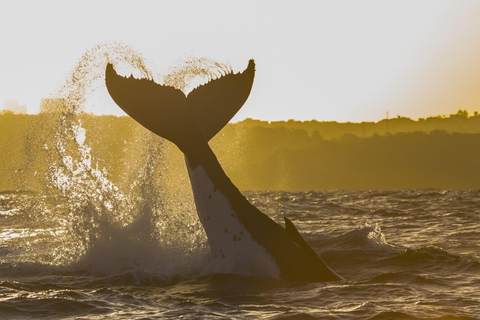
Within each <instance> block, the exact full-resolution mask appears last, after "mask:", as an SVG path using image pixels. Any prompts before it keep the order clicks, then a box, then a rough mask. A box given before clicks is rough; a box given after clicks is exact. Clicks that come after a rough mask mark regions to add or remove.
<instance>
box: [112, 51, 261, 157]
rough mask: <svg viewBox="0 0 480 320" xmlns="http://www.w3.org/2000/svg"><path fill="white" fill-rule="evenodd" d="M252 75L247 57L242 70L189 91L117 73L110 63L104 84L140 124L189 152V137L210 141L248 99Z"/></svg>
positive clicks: (119, 104)
mask: <svg viewBox="0 0 480 320" xmlns="http://www.w3.org/2000/svg"><path fill="white" fill-rule="evenodd" d="M254 76H255V62H254V61H253V60H250V61H249V63H248V66H247V68H246V69H245V70H244V71H243V72H242V73H236V74H234V73H229V74H226V75H224V76H222V77H220V78H218V79H214V80H212V81H210V82H208V83H206V84H204V85H201V86H199V87H197V88H195V89H194V90H192V91H191V92H190V93H189V94H188V95H187V96H185V94H184V93H183V92H182V91H181V90H178V89H175V88H174V87H171V86H167V85H159V84H157V83H155V82H154V81H153V80H149V79H135V78H134V77H133V76H130V77H128V78H127V77H123V76H119V75H118V74H117V72H116V71H115V69H114V67H113V65H112V64H110V63H109V64H108V65H107V68H106V70H105V83H106V86H107V90H108V92H109V94H110V96H111V97H112V98H113V100H114V101H115V103H116V104H117V105H118V106H119V107H120V108H122V109H123V111H125V112H126V113H127V114H128V115H129V116H131V117H132V118H133V119H135V120H136V121H137V122H139V123H140V124H141V125H143V126H144V127H146V128H147V129H149V130H150V131H152V132H154V133H156V134H158V135H159V136H161V137H163V138H165V139H168V140H170V141H171V142H173V143H175V144H176V145H177V146H178V147H179V148H180V149H181V150H182V151H183V152H184V153H186V154H188V153H190V150H189V149H190V148H191V145H192V139H199V138H200V137H198V135H199V134H200V136H201V137H202V138H203V139H202V140H205V141H207V142H208V141H209V140H210V139H211V138H212V137H213V136H215V135H216V134H217V133H218V132H219V131H220V130H221V129H222V128H223V127H224V126H225V125H226V124H227V123H228V121H230V119H231V118H232V117H233V116H234V115H235V114H236V113H237V111H238V110H239V109H240V108H241V107H242V105H243V104H244V103H245V101H246V100H247V98H248V96H249V94H250V91H251V88H252V85H253V79H254Z"/></svg>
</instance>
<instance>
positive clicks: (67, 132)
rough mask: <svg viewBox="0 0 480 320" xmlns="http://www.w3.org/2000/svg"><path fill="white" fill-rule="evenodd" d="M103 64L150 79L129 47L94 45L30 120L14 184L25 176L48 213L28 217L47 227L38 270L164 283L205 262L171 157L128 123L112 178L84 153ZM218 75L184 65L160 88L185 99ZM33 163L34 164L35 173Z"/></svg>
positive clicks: (179, 162)
mask: <svg viewBox="0 0 480 320" xmlns="http://www.w3.org/2000/svg"><path fill="white" fill-rule="evenodd" d="M108 62H110V63H113V64H114V65H115V67H116V68H117V69H119V70H122V69H123V70H126V71H124V73H127V74H128V73H132V74H133V75H134V76H135V77H148V78H153V76H152V72H151V71H150V70H148V68H147V67H146V63H145V62H144V60H143V59H142V58H141V57H140V55H138V54H137V53H136V52H135V51H134V50H133V49H131V48H130V47H128V46H125V45H122V44H115V43H114V44H107V45H99V46H96V47H94V48H92V49H90V50H88V51H87V52H86V53H85V54H84V55H83V56H82V57H81V58H80V60H79V62H78V63H77V65H76V67H75V68H74V69H73V71H72V73H71V74H70V76H69V77H68V79H67V80H66V82H65V84H64V85H63V86H62V87H61V89H60V90H59V92H58V93H57V94H55V95H53V98H52V99H51V100H50V103H51V104H50V105H49V108H47V110H44V111H46V112H44V113H43V114H41V115H39V118H38V120H37V121H39V122H40V123H36V124H33V123H32V125H31V126H30V132H29V133H28V134H27V139H26V143H25V153H28V155H27V156H26V157H25V159H26V160H25V163H24V165H23V167H24V168H25V170H24V172H25V174H23V178H22V179H20V183H19V185H20V184H21V185H23V186H27V185H31V182H32V176H31V173H32V170H35V172H36V177H37V184H38V185H40V186H42V187H40V192H41V193H42V194H43V195H48V196H49V199H50V200H49V201H51V202H54V204H53V205H52V206H51V207H53V209H46V208H45V206H42V205H41V204H40V202H39V203H37V204H36V208H37V209H38V210H31V209H29V210H30V212H37V213H38V212H41V214H42V215H43V216H46V217H48V218H50V219H51V220H52V221H55V230H54V231H53V235H52V237H53V241H52V244H53V245H51V248H50V254H46V255H45V256H44V257H43V258H42V259H41V262H47V261H48V263H51V264H56V265H61V266H77V267H80V268H84V269H88V270H92V271H95V272H100V273H102V274H118V273H124V272H134V273H136V274H138V272H143V273H145V272H148V273H150V274H154V275H157V276H162V277H163V276H166V277H171V276H174V275H178V274H188V273H191V272H194V270H196V271H195V272H197V271H198V270H197V269H198V268H197V266H199V265H203V263H202V264H196V263H195V261H199V260H202V259H205V258H206V257H208V256H209V255H208V254H207V252H208V250H206V247H207V246H206V238H205V234H204V231H203V228H202V226H201V224H200V223H199V221H198V218H197V215H196V211H195V206H194V203H193V198H192V196H191V189H190V184H189V181H188V176H187V174H186V170H185V169H184V165H183V159H182V156H181V153H180V152H179V151H178V150H176V148H175V147H174V146H173V145H172V144H170V143H169V142H166V141H165V140H163V139H161V138H160V137H158V136H155V135H154V134H152V133H151V132H149V131H147V130H146V129H144V128H143V127H141V126H139V125H138V124H136V123H134V122H133V121H131V122H129V123H126V126H127V127H126V128H125V130H126V131H127V132H129V135H127V136H124V137H123V138H122V139H123V147H122V150H121V154H118V155H115V156H118V157H122V159H121V161H119V162H120V163H121V165H120V168H117V169H118V170H117V171H118V172H119V173H118V176H115V177H114V176H112V172H113V171H112V168H110V167H108V166H106V165H105V163H106V161H104V159H102V158H100V157H99V156H98V155H96V150H95V149H94V148H93V145H95V139H96V137H95V136H94V135H93V133H92V132H91V131H89V130H87V126H86V125H85V124H86V123H87V122H88V121H91V120H89V118H88V115H86V114H85V112H84V111H85V110H87V109H88V108H89V107H90V106H89V105H88V104H89V103H91V101H92V100H91V99H90V97H91V96H92V95H96V94H97V93H98V92H99V91H103V92H106V90H105V86H104V78H103V77H104V70H105V66H106V64H107V63H108ZM228 72H231V69H230V67H228V66H227V65H225V64H220V63H216V62H214V61H212V60H209V59H190V60H188V61H186V62H185V63H184V64H182V65H179V66H177V67H174V68H173V69H171V72H170V73H169V74H167V75H166V76H165V79H164V80H165V83H167V84H169V85H174V86H176V87H178V88H180V89H182V90H188V86H189V85H192V82H195V81H199V79H203V80H202V81H209V80H211V79H213V78H215V77H218V76H221V75H222V74H225V73H228ZM99 88H100V89H99ZM40 158H41V159H42V165H38V164H37V163H38V160H39V159H40ZM41 167H43V168H44V169H43V171H44V172H43V173H42V172H41ZM32 168H33V169H32ZM45 168H46V169H45ZM113 181H115V182H113ZM37 215H40V213H38V214H37ZM32 246H34V245H32ZM37 249H38V248H37ZM32 250H35V249H32Z"/></svg>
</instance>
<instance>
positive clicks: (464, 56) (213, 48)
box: [0, 0, 480, 122]
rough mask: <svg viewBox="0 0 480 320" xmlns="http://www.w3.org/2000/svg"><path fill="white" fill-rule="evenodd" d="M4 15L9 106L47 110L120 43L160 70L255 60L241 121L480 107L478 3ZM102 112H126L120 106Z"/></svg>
mask: <svg viewBox="0 0 480 320" xmlns="http://www.w3.org/2000/svg"><path fill="white" fill-rule="evenodd" d="M0 12H1V13H0V15H1V17H0V18H1V19H0V30H4V31H3V33H2V34H1V36H2V37H1V39H2V53H1V59H0V70H2V72H1V74H0V108H1V107H2V104H4V102H5V101H6V100H10V101H11V99H16V101H17V104H18V105H19V106H23V105H25V106H26V107H27V109H28V112H29V113H35V112H38V110H39V105H40V101H41V99H42V98H45V97H49V96H50V95H51V94H53V93H54V92H56V90H57V89H58V87H60V86H61V85H62V83H63V82H64V81H65V78H66V76H67V75H68V73H69V72H70V71H71V70H72V68H73V67H74V66H75V63H76V62H77V61H78V59H79V58H80V57H81V56H82V54H83V53H84V52H85V51H86V50H89V49H90V48H92V47H94V46H96V45H98V44H103V43H109V42H112V41H120V42H122V43H124V44H126V45H129V46H132V47H133V48H134V49H135V50H137V51H138V52H139V53H141V54H142V55H144V57H145V58H146V60H147V61H148V65H149V67H150V68H151V69H152V70H153V71H154V72H156V73H158V74H160V75H161V76H164V75H166V74H167V73H168V68H169V67H171V66H172V65H176V64H177V63H178V61H181V60H185V57H198V58H201V57H208V58H210V59H212V60H214V61H219V62H221V63H228V64H230V65H231V66H232V69H233V71H234V72H238V71H239V70H241V69H242V68H243V67H244V65H245V63H246V62H247V61H248V60H249V59H251V58H253V59H255V61H256V62H257V76H256V79H255V84H254V86H253V90H252V93H251V96H250V98H249V100H248V101H247V103H246V105H245V107H244V108H242V110H241V111H240V113H239V114H238V115H237V116H236V117H235V118H234V120H242V119H244V118H247V117H250V118H257V119H264V120H287V119H291V118H294V119H297V120H308V119H317V120H336V121H354V122H356V121H365V120H370V121H372V120H379V119H382V118H384V115H385V112H386V111H389V112H390V114H392V115H394V116H395V115H397V114H398V115H403V116H407V117H411V118H419V117H427V116H431V115H437V114H451V113H455V112H456V111H457V110H458V109H466V110H468V111H469V112H471V113H473V111H475V110H477V109H479V106H480V93H479V92H480V90H478V87H479V86H480V72H479V71H480V60H479V59H477V57H478V56H479V54H480V44H479V43H478V40H477V39H479V38H480V4H479V3H478V2H476V1H462V2H461V3H459V2H455V1H450V0H441V1H434V0H431V1H422V2H415V3H414V2H405V1H393V2H392V1H389V2H384V1H377V0H368V1H362V2H355V1H331V2H327V1H302V3H300V4H298V3H294V2H283V3H278V2H275V3H273V2H268V1H267V2H261V3H258V2H254V1H246V2H245V1H243V2H241V3H232V4H229V5H228V6H227V5H225V4H224V3H223V2H220V1H209V2H207V3H202V4H199V3H197V2H193V1H186V2H179V3H176V2H173V3H169V4H168V5H165V4H163V3H162V4H159V3H158V2H155V1H141V2H139V3H138V4H136V5H135V6H131V5H127V4H124V3H119V2H116V1H102V2H100V3H95V4H93V3H89V2H87V3H85V2H73V1H57V0H51V1H46V2H45V1H42V2H32V1H13V0H6V1H2V2H1V3H0ZM85 17H88V19H86V18H85ZM246 21H248V23H246ZM12 26H13V27H12ZM5 30H9V31H8V32H6V31H5ZM3 106H4V107H7V108H8V106H6V105H3ZM97 108H98V109H97ZM93 112H95V113H112V114H121V113H119V110H117V109H116V108H115V106H113V105H108V106H106V107H105V108H100V107H95V109H94V110H93Z"/></svg>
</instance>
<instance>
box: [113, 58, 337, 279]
mask: <svg viewBox="0 0 480 320" xmlns="http://www.w3.org/2000/svg"><path fill="white" fill-rule="evenodd" d="M254 76H255V63H254V61H253V60H250V61H249V63H248V66H247V68H246V69H245V70H244V71H243V72H241V73H236V74H234V73H228V74H226V75H223V76H222V77H220V78H218V79H214V80H212V81H210V82H208V83H207V84H205V85H202V86H199V87H197V88H196V89H194V90H193V91H191V92H190V93H189V94H188V95H187V96H185V94H184V93H183V92H182V91H181V90H178V89H175V88H173V87H171V86H166V85H159V84H157V83H155V82H154V81H152V80H149V79H136V78H134V77H133V76H130V77H128V78H127V77H123V76H120V75H118V74H117V72H116V71H115V69H114V67H113V65H112V64H110V63H109V64H108V65H107V67H106V70H105V82H106V86H107V89H108V92H109V94H110V96H111V97H112V99H113V100H114V101H115V103H116V104H117V105H118V106H119V107H120V108H122V109H123V110H124V111H125V112H126V113H127V114H128V115H129V116H131V117H132V118H133V119H135V120H136V121H137V122H138V123H140V124H141V125H143V126H144V127H145V128H147V129H148V130H150V131H152V132H154V133H156V134H157V135H159V136H161V137H163V138H165V139H168V140H169V141H171V142H173V143H174V144H175V145H177V147H178V148H180V150H181V151H182V152H183V153H184V155H185V162H186V165H187V169H188V173H189V176H190V181H191V185H192V189H193V194H194V198H195V205H196V208H197V213H198V217H199V219H200V221H201V223H202V225H203V227H204V228H205V232H206V235H207V237H208V241H209V245H210V248H211V250H212V252H213V254H214V256H215V258H216V260H215V263H216V264H217V265H219V266H222V267H221V268H219V269H220V270H228V272H230V273H235V274H243V275H259V276H269V277H275V278H281V279H285V280H292V281H336V280H340V279H341V278H340V277H339V276H338V275H337V274H335V273H334V272H333V271H332V270H330V268H328V267H327V265H326V264H325V263H324V262H323V260H322V259H321V258H320V257H319V256H318V255H317V254H316V252H315V251H314V250H313V249H312V248H311V247H310V246H309V245H308V243H307V242H306V241H305V240H304V239H303V238H302V236H301V235H300V234H299V232H298V231H297V229H296V228H295V226H294V225H293V224H292V222H291V221H290V220H288V219H287V218H285V228H284V227H282V226H280V225H279V224H277V223H275V222H274V221H273V220H272V219H270V218H269V217H268V216H266V215H265V214H263V213H262V212H260V210H258V209H257V208H256V207H255V206H253V205H252V204H251V203H250V202H249V201H248V200H247V199H246V198H245V197H244V196H243V195H242V193H241V192H240V191H239V190H238V189H237V187H236V186H235V185H234V184H233V183H232V182H231V181H230V179H229V178H228V177H227V175H226V174H225V172H224V171H223V169H222V167H221V166H220V163H219V162H218V160H217V158H216V156H215V154H214V153H213V152H212V150H211V149H210V146H209V145H208V141H209V140H210V139H211V138H212V137H213V136H215V134H217V133H218V132H219V131H220V130H221V129H222V128H223V127H224V126H225V125H226V124H227V123H228V121H229V120H230V119H231V118H232V117H233V116H234V115H235V113H236V112H237V111H238V110H239V109H240V108H241V107H242V105H243V104H244V103H245V101H246V100H247V98H248V96H249V94H250V90H251V88H252V84H253V79H254Z"/></svg>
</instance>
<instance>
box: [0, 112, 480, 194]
mask: <svg viewBox="0 0 480 320" xmlns="http://www.w3.org/2000/svg"><path fill="white" fill-rule="evenodd" d="M50 117H51V116H50ZM80 118H81V120H82V126H83V127H84V128H85V129H86V141H85V143H86V144H88V145H89V146H90V147H91V148H92V155H93V156H94V157H95V158H96V159H99V161H100V162H101V164H102V165H104V166H105V168H107V170H108V171H109V173H110V177H111V179H112V181H113V182H115V181H116V180H118V179H120V176H121V172H122V170H124V169H125V166H128V161H132V155H129V154H128V153H129V147H128V146H129V145H131V144H132V143H134V141H133V140H134V139H135V137H134V134H133V132H134V131H135V128H136V126H138V125H137V124H136V123H135V122H134V121H133V120H131V119H130V118H128V117H115V116H93V115H82V116H81V117H80ZM48 119H49V115H48V114H39V115H13V114H7V113H4V114H0V150H1V157H0V179H1V180H0V191H1V190H9V189H16V188H18V179H19V178H18V177H19V176H20V174H19V172H21V173H22V175H23V177H24V176H25V174H28V175H31V176H33V175H42V174H44V172H45V170H47V169H48V162H49V161H51V160H49V159H48V156H47V155H46V154H47V151H46V150H44V142H43V141H42V139H45V137H50V138H52V133H48V132H53V130H51V128H49V126H53V125H55V123H56V122H55V121H50V122H49V120H48ZM211 146H212V148H213V149H214V151H215V153H216V154H217V157H218V159H219V161H220V162H221V163H222V165H223V167H224V169H225V171H226V172H227V174H228V175H229V176H230V178H231V179H232V181H233V182H234V183H235V184H236V185H237V186H238V187H239V188H240V189H242V190H247V189H249V190H314V189H398V188H442V189H455V188H460V189H477V188H480V151H479V146H480V117H479V116H478V115H475V116H473V117H469V116H468V114H465V113H462V112H459V113H458V114H456V115H452V116H450V117H435V118H428V119H424V120H419V121H413V120H410V119H405V118H395V119H389V120H383V121H380V122H378V123H363V124H362V123H360V124H359V123H333V122H327V123H325V122H317V121H308V122H300V121H286V122H273V123H268V122H264V121H257V120H251V119H247V120H244V121H242V122H238V123H234V124H228V125H227V126H226V127H225V128H224V129H223V130H222V131H221V132H220V133H219V134H218V135H217V136H216V137H215V138H214V139H212V141H211ZM178 159H179V160H180V161H181V157H179V158H178ZM32 181H33V180H32ZM32 183H33V182H32Z"/></svg>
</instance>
